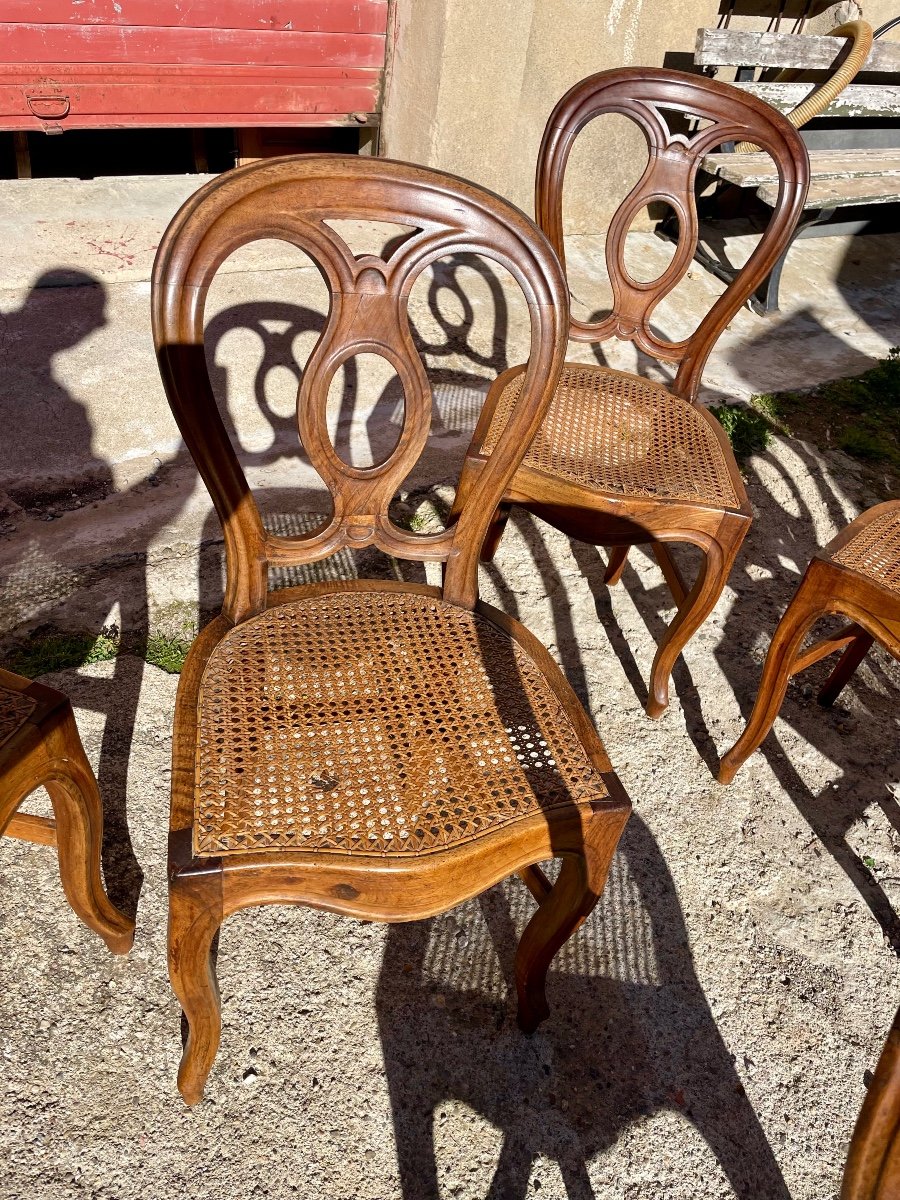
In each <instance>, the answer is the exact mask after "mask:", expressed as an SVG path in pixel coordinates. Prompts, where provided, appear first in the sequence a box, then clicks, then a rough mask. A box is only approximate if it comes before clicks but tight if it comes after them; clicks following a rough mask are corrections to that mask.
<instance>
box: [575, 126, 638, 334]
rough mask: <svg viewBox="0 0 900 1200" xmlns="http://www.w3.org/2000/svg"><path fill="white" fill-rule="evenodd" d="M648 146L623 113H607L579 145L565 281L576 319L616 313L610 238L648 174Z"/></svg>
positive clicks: (582, 134) (595, 318)
mask: <svg viewBox="0 0 900 1200" xmlns="http://www.w3.org/2000/svg"><path fill="white" fill-rule="evenodd" d="M648 157H649V156H648V151H647V142H646V139H645V137H644V134H643V133H642V131H641V129H640V128H639V126H638V125H636V124H635V122H634V121H632V120H631V119H630V118H629V117H626V116H624V115H623V114H621V113H603V114H602V115H601V116H599V117H595V118H594V119H593V120H592V121H590V122H589V123H588V124H587V125H586V126H585V127H584V129H583V130H582V131H581V132H580V133H579V134H578V137H577V138H576V139H575V144H574V145H573V147H572V152H571V154H570V155H569V161H568V164H567V165H566V175H565V182H564V184H563V202H562V212H563V231H564V233H565V235H566V275H567V277H568V280H569V290H570V293H571V301H572V316H573V317H575V318H576V319H577V320H579V321H598V320H602V318H603V317H604V316H606V315H607V314H608V312H609V310H610V308H611V307H612V288H611V286H610V282H609V276H608V275H607V271H606V257H605V254H604V244H605V241H606V232H607V230H608V229H609V224H610V221H611V220H612V218H613V216H614V214H615V213H616V210H617V209H618V208H619V205H620V204H621V203H622V201H623V200H624V199H625V197H626V196H627V195H628V194H629V193H630V192H631V191H632V189H633V188H634V187H635V185H636V184H637V183H638V181H639V180H640V178H641V176H642V175H643V174H644V171H645V170H646V168H647V162H648Z"/></svg>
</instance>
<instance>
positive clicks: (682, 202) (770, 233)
mask: <svg viewBox="0 0 900 1200" xmlns="http://www.w3.org/2000/svg"><path fill="white" fill-rule="evenodd" d="M667 111H668V112H676V113H679V114H684V115H686V116H688V117H698V118H700V127H699V129H698V130H697V131H696V132H694V133H672V132H671V130H670V128H669V124H668V122H667V120H666V112H667ZM605 113H618V114H620V115H623V116H626V117H629V118H630V119H631V120H632V121H634V122H635V123H636V124H637V125H638V126H639V127H640V129H641V131H642V132H643V134H644V137H645V138H646V141H647V148H648V150H649V155H650V157H649V161H648V163H647V167H646V169H645V171H644V173H643V175H642V176H641V178H640V179H639V180H638V182H637V183H636V184H635V186H634V187H633V188H632V190H631V192H630V193H629V194H628V196H627V197H626V198H625V200H623V202H622V203H621V205H620V206H619V208H618V209H617V210H616V213H615V215H614V216H613V219H612V221H611V222H610V226H609V230H608V233H607V238H606V265H607V270H608V272H609V279H610V284H611V286H612V293H613V304H612V311H611V312H610V313H609V314H608V315H607V316H605V317H604V318H603V319H602V320H599V321H593V322H585V321H579V320H576V319H574V318H573V319H572V321H571V324H570V328H569V336H570V337H571V338H573V339H575V340H578V341H587V342H599V341H603V340H605V339H606V338H610V337H618V338H623V339H627V340H628V341H632V342H634V343H635V344H636V346H637V347H638V348H639V349H640V350H643V351H644V352H645V353H646V354H649V355H651V356H652V357H654V358H656V359H661V360H663V361H668V362H676V363H678V364H679V369H678V374H677V377H676V380H675V383H674V385H673V386H672V388H671V390H672V391H673V392H675V393H676V394H677V395H679V396H681V397H683V398H684V399H687V400H690V401H694V400H695V399H696V396H697V389H698V388H699V386H700V377H701V374H702V371H703V367H704V364H705V363H706V360H707V358H708V356H709V352H710V350H711V349H712V347H713V345H714V344H715V342H716V339H717V338H718V336H719V334H720V333H721V332H722V330H723V329H724V328H725V326H726V325H727V324H728V322H729V321H730V320H731V319H732V317H733V316H734V315H735V313H736V312H737V311H738V309H739V308H740V307H741V306H742V305H743V304H744V303H745V302H746V300H747V299H748V298H749V296H751V295H752V294H753V292H754V291H755V290H756V288H757V287H758V286H759V285H760V283H762V281H763V280H764V279H765V278H766V276H767V275H768V274H769V272H770V270H771V269H772V267H773V265H774V264H775V262H776V261H777V259H778V257H779V255H780V254H781V252H782V250H783V249H784V247H785V246H786V245H787V243H788V241H789V239H790V236H791V233H792V232H793V229H794V227H795V225H796V223H797V220H798V219H799V217H800V214H801V213H802V211H803V203H804V199H805V197H806V190H807V187H808V184H809V157H808V155H807V152H806V147H805V146H804V144H803V142H802V140H801V138H800V135H799V134H798V133H797V131H796V130H795V129H794V128H793V127H792V126H791V125H789V124H788V122H787V121H786V120H785V119H784V118H783V117H782V116H781V114H780V113H777V112H775V110H774V109H772V108H771V107H770V106H769V105H768V104H766V103H764V102H763V101H762V100H758V99H757V98H756V97H755V96H751V95H748V94H747V93H741V92H739V91H738V90H737V89H736V88H733V87H729V86H728V85H727V84H721V83H717V82H716V81H715V80H712V79H706V78H704V77H702V76H696V75H687V74H683V73H681V72H679V71H668V70H661V69H655V68H652V67H639V68H637V67H623V68H621V69H620V70H613V71H604V72H602V73H600V74H598V75H592V76H589V77H588V78H587V79H583V80H582V81H581V82H580V83H577V84H576V85H575V86H574V87H573V88H571V89H570V91H568V92H567V93H566V95H565V96H563V98H562V99H561V100H560V102H559V103H558V104H557V106H556V108H555V109H554V110H553V113H552V115H551V117H550V120H549V121H548V123H547V127H546V130H545V131H544V138H543V141H542V143H541V149H540V153H539V155H538V167H537V181H536V213H537V219H538V224H539V225H540V226H541V228H542V229H543V230H544V232H545V233H546V234H547V236H548V237H549V238H550V241H551V242H552V244H553V248H554V249H555V250H556V252H557V254H558V255H559V258H560V261H561V262H562V263H563V264H565V247H564V245H563V219H562V189H563V181H564V177H565V171H566V164H567V162H568V159H569V153H570V151H571V149H572V145H573V143H574V141H575V139H576V137H577V136H578V134H579V133H580V132H581V130H582V129H583V128H584V126H585V125H587V124H588V122H589V121H592V120H593V119H594V118H595V117H599V116H601V115H603V114H605ZM747 139H749V140H752V141H753V142H755V143H756V144H757V145H758V146H759V147H760V149H761V150H764V151H766V152H767V153H768V154H769V155H770V156H771V158H772V161H773V163H774V165H775V169H776V171H777V173H778V178H779V193H778V203H777V205H776V207H775V211H774V213H773V216H772V218H771V220H770V221H769V224H768V226H767V227H766V230H765V232H764V233H763V235H762V237H761V238H760V241H759V243H758V244H757V246H756V248H755V250H754V251H753V254H752V255H751V256H750V259H749V260H748V262H747V263H746V265H745V266H744V268H743V270H742V271H740V272H739V273H738V275H737V276H736V278H735V279H734V280H733V281H732V282H731V283H730V284H729V286H728V288H727V289H726V290H725V292H724V293H723V294H722V295H721V296H720V297H719V299H718V300H717V301H716V302H715V304H714V305H713V307H712V308H711V309H710V311H709V312H708V313H707V314H706V316H705V317H704V319H703V320H702V321H701V323H700V325H699V326H698V327H697V329H696V330H695V331H694V333H693V334H692V335H691V336H690V337H688V338H685V339H684V340H682V341H678V342H673V341H668V340H666V339H665V338H663V337H661V336H659V334H658V333H656V332H655V331H654V330H653V329H651V325H650V321H651V317H652V316H653V313H654V310H655V309H656V307H657V305H658V304H659V302H660V301H661V300H662V299H664V298H665V297H666V296H667V295H668V294H669V292H671V291H672V289H673V288H674V287H675V286H676V285H677V284H678V283H679V282H680V281H681V279H682V278H683V277H684V275H685V273H686V272H687V270H688V267H689V266H690V265H691V262H692V260H693V257H694V251H695V248H696V245H697V238H698V221H697V199H696V194H695V185H696V180H697V171H698V169H699V166H700V162H701V160H702V159H703V156H704V155H706V154H709V153H711V152H712V151H713V150H714V149H715V148H716V147H718V146H721V145H722V144H723V143H726V142H733V141H741V140H747ZM653 201H662V202H664V203H665V204H668V205H669V206H670V207H671V208H672V210H673V211H674V213H675V215H676V216H677V218H678V228H679V233H678V244H677V247H676V250H675V254H674V257H673V258H672V261H671V263H670V264H669V266H668V267H667V269H666V270H665V271H664V272H663V274H662V275H660V277H659V278H658V279H654V280H652V281H650V282H640V281H638V280H636V279H634V278H633V277H632V276H631V274H630V273H629V271H628V269H627V267H626V264H625V255H624V251H625V237H626V235H627V233H628V231H629V230H630V228H631V226H632V223H633V222H634V219H635V217H636V215H637V214H638V213H639V212H640V211H641V210H642V209H643V208H645V207H646V206H647V205H648V204H650V203H652V202H653Z"/></svg>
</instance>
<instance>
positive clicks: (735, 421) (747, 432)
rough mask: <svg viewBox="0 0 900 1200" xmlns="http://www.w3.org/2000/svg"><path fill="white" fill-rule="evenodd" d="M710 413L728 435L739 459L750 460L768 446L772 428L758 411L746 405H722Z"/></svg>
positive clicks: (711, 409) (712, 409)
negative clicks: (752, 455) (750, 457)
mask: <svg viewBox="0 0 900 1200" xmlns="http://www.w3.org/2000/svg"><path fill="white" fill-rule="evenodd" d="M709 411H710V412H711V413H712V414H713V416H714V417H715V418H716V420H717V421H718V422H719V424H720V425H721V426H722V428H723V429H724V430H725V432H726V434H727V435H728V440H729V441H730V442H731V446H732V449H733V450H734V453H735V455H736V457H737V458H748V457H749V456H750V455H751V454H758V453H760V452H761V451H763V450H765V448H766V446H768V444H769V437H770V434H771V427H770V424H769V422H768V421H767V420H766V418H765V417H764V416H763V415H762V413H760V412H757V411H756V409H754V408H749V407H747V406H746V405H744V404H720V405H719V406H718V407H717V408H710V410H709Z"/></svg>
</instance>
